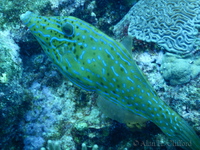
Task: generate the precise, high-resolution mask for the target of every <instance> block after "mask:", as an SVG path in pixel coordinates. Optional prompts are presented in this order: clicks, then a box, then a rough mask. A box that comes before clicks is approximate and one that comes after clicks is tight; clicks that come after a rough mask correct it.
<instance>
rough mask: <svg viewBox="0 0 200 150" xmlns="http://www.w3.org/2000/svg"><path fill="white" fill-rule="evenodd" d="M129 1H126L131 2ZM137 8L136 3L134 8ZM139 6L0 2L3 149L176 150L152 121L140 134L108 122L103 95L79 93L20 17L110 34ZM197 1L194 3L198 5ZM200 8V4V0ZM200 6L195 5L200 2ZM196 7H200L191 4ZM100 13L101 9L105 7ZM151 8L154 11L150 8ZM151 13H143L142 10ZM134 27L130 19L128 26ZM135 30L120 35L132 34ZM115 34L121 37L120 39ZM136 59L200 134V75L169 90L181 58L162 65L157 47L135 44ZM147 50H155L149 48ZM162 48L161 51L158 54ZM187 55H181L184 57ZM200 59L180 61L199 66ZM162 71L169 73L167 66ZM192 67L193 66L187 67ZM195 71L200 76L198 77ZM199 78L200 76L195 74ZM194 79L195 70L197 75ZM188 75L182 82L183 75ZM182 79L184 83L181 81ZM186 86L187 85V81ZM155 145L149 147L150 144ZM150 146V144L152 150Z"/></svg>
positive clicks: (66, 0)
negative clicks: (64, 20)
mask: <svg viewBox="0 0 200 150" xmlns="http://www.w3.org/2000/svg"><path fill="white" fill-rule="evenodd" d="M124 2H125V3H124ZM129 2H130V3H129ZM132 2H133V3H135V2H136V1H135V0H133V1H132V0H131V1H127V0H126V1H121V0H92V1H91V0H43V1H40V0H35V1H34V2H33V1H32V0H27V1H24V0H18V1H10V0H1V1H0V10H1V12H0V18H1V19H0V24H1V25H2V26H1V27H0V52H1V55H0V114H1V115H0V119H1V124H0V135H1V136H0V147H1V149H2V150H7V149H14V150H22V149H24V150H31V149H34V150H37V149H38V150H39V149H41V148H42V147H46V148H47V149H48V148H49V145H48V144H49V142H48V141H52V143H53V144H55V141H56V142H58V143H59V145H60V147H59V148H60V149H62V150H64V149H65V150H66V149H68V150H80V149H83V148H85V149H86V147H87V149H92V148H93V147H94V145H95V144H97V145H98V148H99V149H108V150H112V149H138V150H139V149H155V145H153V144H155V143H156V144H157V145H156V149H157V150H159V149H169V148H171V149H176V148H175V147H174V146H173V145H172V146H169V145H170V144H172V143H170V141H169V140H168V139H167V138H166V137H165V136H164V135H163V134H161V131H160V130H159V129H158V128H157V127H155V125H153V124H152V123H149V122H147V123H146V124H145V127H143V128H141V129H138V128H135V127H133V126H131V125H130V127H132V128H131V129H129V128H127V127H126V126H125V125H124V124H121V123H118V122H116V121H113V120H111V119H108V118H107V117H106V116H105V115H104V114H102V113H101V112H100V111H99V109H98V108H97V106H96V95H94V94H93V93H88V92H85V91H83V90H80V89H77V88H76V87H74V85H73V84H72V83H70V82H68V81H66V79H64V78H63V76H62V75H61V74H60V73H59V71H58V70H57V69H55V67H54V66H53V65H52V64H51V62H50V61H49V60H48V59H47V57H46V55H44V54H43V53H42V51H41V47H40V46H39V45H38V44H37V42H36V41H35V39H34V37H33V36H32V35H30V33H29V31H27V29H26V28H24V26H23V25H22V23H21V22H20V20H19V14H22V13H24V12H26V11H27V10H29V11H34V12H35V13H38V14H42V15H46V16H51V15H60V16H65V15H73V16H76V17H79V18H81V19H84V20H85V21H87V22H90V23H92V24H93V25H95V26H96V27H98V28H100V29H101V30H103V31H104V32H105V33H107V34H109V35H113V33H112V29H113V26H114V24H116V23H117V22H118V21H119V20H120V19H121V18H122V17H123V16H124V15H125V14H126V13H127V12H128V9H129V8H130V7H131V3H132ZM191 2H192V1H191ZM196 2H198V1H196ZM196 2H195V3H196ZM192 3H194V1H193V2H192ZM99 8H101V9H99ZM149 9H150V8H149ZM143 11H144V10H143ZM128 21H130V20H128ZM127 30H128V25H127V24H126V26H124V27H122V28H120V30H118V31H117V32H123V35H124V34H125V33H127V32H126V31H127ZM115 32H116V31H114V33H115ZM134 42H137V44H136V45H135V47H134V51H133V57H134V58H135V60H136V61H137V63H138V65H139V67H141V69H142V70H143V71H144V73H145V74H146V76H147V77H148V79H149V80H150V82H151V84H152V85H153V87H154V89H155V90H156V91H157V93H158V95H159V96H160V97H161V98H162V99H163V100H164V101H165V102H167V103H168V104H169V105H170V106H171V107H173V108H174V110H177V112H178V113H179V114H181V115H182V116H183V117H184V118H185V119H186V120H187V121H188V122H189V124H191V125H192V126H193V127H194V128H195V130H196V131H197V132H198V133H199V134H200V126H199V124H200V122H199V120H200V119H199V118H200V112H199V110H200V107H199V106H200V105H199V104H200V101H199V99H200V95H199V93H200V89H199V87H200V85H199V83H200V77H199V75H197V76H196V77H195V78H190V82H188V83H186V84H184V85H177V86H170V85H169V84H167V83H166V81H165V80H164V79H163V77H162V75H161V73H160V71H161V72H162V73H163V74H166V75H163V76H166V78H165V79H166V80H167V81H168V82H169V83H170V82H174V81H172V80H173V78H171V77H172V76H171V75H168V74H169V73H172V72H173V70H172V69H171V71H169V70H168V69H169V68H167V67H166V65H168V63H169V61H168V60H169V59H170V60H171V62H170V63H171V64H170V65H168V66H172V65H173V63H175V61H176V59H177V56H174V57H173V58H171V56H170V58H169V59H168V58H166V59H168V60H166V61H163V62H162V60H163V57H165V56H163V52H162V51H160V49H158V47H153V46H151V45H150V46H149V45H148V44H146V45H145V42H143V41H139V40H137V41H136V40H134ZM147 49H148V50H147ZM154 49H155V51H154ZM181 53H182V52H181ZM199 55H200V54H199V53H195V55H194V56H195V57H193V58H192V59H191V58H190V57H188V58H187V59H186V60H185V58H184V59H183V58H180V57H178V59H180V61H181V62H184V63H186V62H187V64H190V65H191V64H192V66H194V67H197V70H198V67H199V63H198V57H199ZM160 66H162V69H161V68H160ZM174 68H176V67H174ZM188 68H189V69H190V66H189V67H188ZM197 70H196V71H197ZM192 71H193V72H192V74H193V75H194V74H196V73H195V72H194V71H195V70H193V69H192ZM190 73H191V72H190ZM182 77H183V76H182ZM178 80H180V79H178ZM181 83H182V82H181ZM149 143H150V144H149ZM148 144H149V145H148Z"/></svg>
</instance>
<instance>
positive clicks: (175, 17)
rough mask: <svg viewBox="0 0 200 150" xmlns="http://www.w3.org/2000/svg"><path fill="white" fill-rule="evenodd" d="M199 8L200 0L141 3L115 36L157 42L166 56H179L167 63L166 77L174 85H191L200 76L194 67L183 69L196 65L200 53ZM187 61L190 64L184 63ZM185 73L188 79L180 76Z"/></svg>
mask: <svg viewBox="0 0 200 150" xmlns="http://www.w3.org/2000/svg"><path fill="white" fill-rule="evenodd" d="M199 5H200V1H199V0H197V1H194V0H179V1H177V0H173V1H171V0H161V1H156V0H153V1H148V0H140V1H139V2H138V3H136V4H135V5H134V6H133V7H132V8H131V10H130V11H129V13H128V14H127V15H126V16H125V17H124V18H123V19H122V20H121V21H120V22H119V23H118V24H117V25H116V26H115V27H114V32H115V35H116V36H117V37H120V36H121V37H122V36H124V35H126V34H128V35H130V36H132V37H135V38H137V40H143V41H146V42H154V43H156V44H158V45H160V46H162V48H164V51H165V52H166V51H167V52H169V53H171V54H172V53H173V54H175V55H174V57H173V58H175V59H174V60H173V61H170V59H165V60H163V63H162V68H161V70H162V71H163V77H164V79H166V81H169V84H172V85H177V84H183V83H187V82H189V81H190V79H191V78H192V79H194V78H195V77H196V76H197V75H198V73H199V69H197V67H196V66H194V65H193V64H191V63H190V66H191V67H183V66H182V67H181V65H180V63H182V65H187V66H189V64H188V62H195V60H196V58H193V54H195V53H198V51H199V46H200V44H199V43H200V42H199V40H200V38H199V28H200V21H199V13H200V9H199ZM122 29H123V30H122ZM166 57H168V56H165V58H166ZM176 57H179V59H176ZM181 57H182V58H181ZM186 57H187V60H183V59H184V58H186ZM189 57H190V58H189ZM194 59H195V60H194ZM171 60H172V59H171ZM181 60H182V61H181ZM180 61H181V62H180ZM197 66H198V65H197ZM172 68H173V69H172ZM196 69H197V70H198V71H197V70H196ZM182 73H184V75H185V77H183V75H182V76H181V75H180V74H182Z"/></svg>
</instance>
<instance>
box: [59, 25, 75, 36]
mask: <svg viewBox="0 0 200 150" xmlns="http://www.w3.org/2000/svg"><path fill="white" fill-rule="evenodd" d="M62 31H63V32H64V34H65V35H66V36H69V37H71V36H73V35H74V27H73V25H72V24H70V23H65V24H64V25H63V26H62Z"/></svg>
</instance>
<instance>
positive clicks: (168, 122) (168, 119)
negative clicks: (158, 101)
mask: <svg viewBox="0 0 200 150" xmlns="http://www.w3.org/2000/svg"><path fill="white" fill-rule="evenodd" d="M167 107H168V106H167ZM165 110H168V112H167V113H166V112H165V114H164V113H161V114H164V117H161V118H160V121H153V120H152V121H153V122H154V123H155V124H156V125H157V126H158V127H159V128H160V129H161V130H162V131H163V132H164V133H165V134H166V135H167V136H168V137H169V138H170V139H171V142H172V143H174V145H175V146H180V147H182V148H183V149H186V150H200V138H199V137H198V135H197V134H196V133H195V131H194V130H193V129H192V127H190V126H189V124H188V123H187V122H186V121H185V120H184V119H182V118H181V117H180V116H179V115H178V114H177V113H176V112H174V111H173V110H172V109H171V108H169V107H168V108H166V109H165Z"/></svg>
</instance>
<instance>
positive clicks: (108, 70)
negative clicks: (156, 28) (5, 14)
mask: <svg viewBox="0 0 200 150" xmlns="http://www.w3.org/2000/svg"><path fill="white" fill-rule="evenodd" d="M20 19H21V20H22V22H23V23H24V24H25V25H26V26H27V27H28V28H29V29H30V31H31V33H32V34H33V35H34V36H35V38H36V39H37V40H38V42H39V43H40V45H41V46H42V48H43V50H44V51H45V53H46V54H47V55H48V57H49V58H50V59H51V60H52V62H53V63H54V64H55V65H56V66H57V67H58V68H59V70H60V71H61V72H62V73H63V74H64V76H65V77H67V78H68V79H69V80H70V81H71V82H73V83H74V84H76V85H77V86H78V87H80V88H82V89H85V90H88V91H95V92H96V93H98V94H99V95H100V96H101V97H102V98H103V99H104V100H106V101H107V102H110V103H112V104H113V105H115V106H116V108H117V107H120V108H123V109H124V110H128V111H130V112H132V114H134V115H135V116H137V117H138V118H143V119H144V120H150V121H152V122H153V123H155V124H156V125H157V126H158V127H159V128H160V129H161V130H162V131H163V132H164V133H165V134H166V135H167V136H168V137H169V138H170V139H172V140H177V141H181V142H182V143H188V146H184V145H183V146H182V147H183V148H185V149H191V150H199V149H200V138H199V137H198V136H197V134H196V133H195V132H194V130H193V129H192V128H191V127H190V126H189V125H188V124H187V122H186V121H184V120H183V119H182V118H181V117H180V116H179V115H178V114H177V113H176V112H175V111H173V110H172V109H171V108H170V107H169V106H168V105H166V104H165V103H164V102H163V101H162V100H161V99H160V98H159V97H158V96H157V94H156V93H155V91H154V90H153V88H152V87H151V86H150V84H149V83H148V81H147V80H146V79H145V77H144V75H143V74H142V72H141V71H140V69H139V68H138V67H137V65H136V63H135V61H134V60H133V59H132V57H131V55H130V53H129V52H128V51H127V50H126V48H125V47H124V46H123V45H122V44H121V43H119V42H117V41H115V40H114V39H112V38H110V37H109V36H107V35H106V34H104V33H102V32H101V31H99V30H98V29H96V28H95V27H93V26H92V25H90V24H88V23H86V22H84V21H82V20H80V19H78V18H75V17H71V16H67V17H66V16H56V17H45V16H37V15H35V14H34V13H32V12H29V11H28V12H26V13H25V14H22V15H21V16H20ZM134 115H133V116H134Z"/></svg>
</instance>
